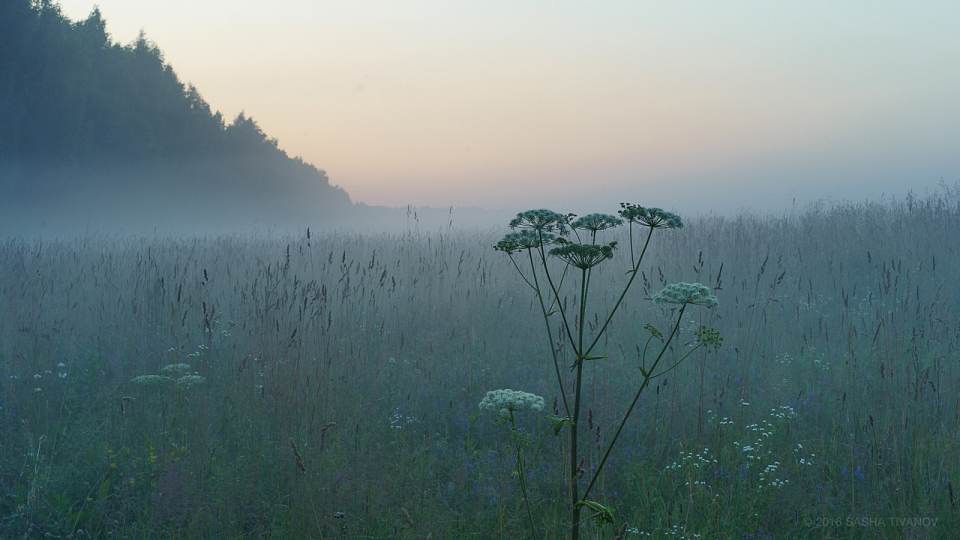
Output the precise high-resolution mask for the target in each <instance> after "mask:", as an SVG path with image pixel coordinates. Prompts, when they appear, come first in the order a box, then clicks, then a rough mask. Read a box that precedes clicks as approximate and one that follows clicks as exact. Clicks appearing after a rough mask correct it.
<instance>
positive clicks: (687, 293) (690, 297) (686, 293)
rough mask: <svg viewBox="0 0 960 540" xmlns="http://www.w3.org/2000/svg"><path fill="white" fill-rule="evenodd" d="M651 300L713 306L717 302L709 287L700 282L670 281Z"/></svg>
mask: <svg viewBox="0 0 960 540" xmlns="http://www.w3.org/2000/svg"><path fill="white" fill-rule="evenodd" d="M653 301H654V302H656V303H657V304H681V305H682V304H693V305H696V306H705V307H713V306H715V305H717V304H718V302H717V296H716V295H715V294H713V291H712V290H711V289H710V287H707V286H706V285H704V284H702V283H684V282H680V283H671V284H669V285H667V286H666V287H664V288H663V290H662V291H660V292H658V293H657V294H656V295H655V296H654V297H653Z"/></svg>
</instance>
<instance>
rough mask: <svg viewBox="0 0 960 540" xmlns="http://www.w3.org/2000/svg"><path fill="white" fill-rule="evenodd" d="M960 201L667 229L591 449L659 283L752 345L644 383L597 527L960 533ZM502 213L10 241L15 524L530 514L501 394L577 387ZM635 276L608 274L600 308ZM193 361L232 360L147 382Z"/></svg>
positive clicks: (344, 531) (298, 522)
mask: <svg viewBox="0 0 960 540" xmlns="http://www.w3.org/2000/svg"><path fill="white" fill-rule="evenodd" d="M958 200H960V199H958V198H957V197H956V196H955V194H953V193H951V192H945V193H944V194H941V195H939V196H936V197H931V198H929V199H924V200H917V199H912V198H911V199H907V200H904V201H899V202H887V203H884V204H856V205H852V204H851V205H836V206H822V207H815V208H811V209H808V210H805V211H803V212H799V213H796V214H791V215H787V216H782V217H761V216H751V215H741V216H738V217H733V218H724V217H707V218H701V219H693V220H687V225H686V227H685V229H684V232H683V233H682V234H676V235H657V236H655V238H654V240H653V242H652V244H651V247H650V249H651V250H653V251H654V252H655V253H657V258H656V264H655V266H653V267H648V268H644V269H642V273H641V275H640V276H639V277H638V283H637V284H636V286H635V287H634V288H633V289H632V290H631V293H630V294H631V301H630V302H629V303H626V304H625V307H624V308H621V310H622V311H621V312H620V313H619V314H618V317H617V318H616V319H615V320H614V321H613V322H612V323H611V324H610V327H609V329H608V330H607V333H606V334H605V337H604V340H603V343H602V344H600V347H601V348H603V349H604V350H606V351H607V352H608V354H609V359H608V360H606V361H605V364H604V366H603V369H602V370H601V369H596V368H595V367H593V366H591V365H590V364H589V363H587V364H585V365H584V375H583V376H584V378H583V391H584V393H585V396H586V397H587V398H588V399H587V400H586V401H587V402H589V403H591V404H595V407H594V408H591V409H589V410H587V411H584V413H583V417H584V418H585V420H582V422H586V424H585V425H584V432H583V433H582V435H581V438H582V445H581V451H580V456H581V457H582V458H583V463H584V468H585V473H586V474H587V475H588V476H589V474H590V472H591V471H592V470H593V468H595V467H596V466H597V464H598V462H599V461H600V458H601V457H602V451H603V449H604V448H605V447H606V443H607V442H609V437H611V436H612V432H613V430H614V429H615V428H616V425H617V423H618V421H619V420H620V418H619V416H618V415H619V413H620V412H621V411H620V408H621V407H620V405H622V404H623V403H624V402H629V400H630V398H631V397H632V391H633V390H634V389H635V387H636V384H635V383H636V381H637V380H638V378H639V377H640V374H639V370H638V362H637V355H638V351H636V350H635V349H633V348H632V344H635V343H636V342H637V341H638V340H637V336H638V335H641V333H642V332H644V330H643V328H642V327H641V324H642V322H646V321H650V320H660V321H661V322H662V321H664V320H665V319H664V318H665V317H666V315H665V314H664V313H663V312H662V311H661V310H660V309H659V308H657V307H656V306H654V305H653V303H652V302H649V301H647V299H648V298H649V297H650V296H652V295H653V293H655V292H656V291H657V290H659V289H660V288H661V287H662V286H663V285H664V284H665V283H666V280H667V278H669V279H670V280H671V281H677V280H682V281H699V282H702V283H706V284H709V285H711V286H717V287H719V288H720V289H719V291H718V292H717V295H718V296H719V297H720V300H721V302H720V306H719V307H718V308H716V309H714V310H710V311H709V312H706V311H703V310H700V311H703V312H702V313H701V312H700V311H698V312H691V313H690V315H688V316H687V319H686V320H685V321H684V322H683V324H684V325H688V326H689V327H696V326H699V325H700V324H708V323H709V325H711V326H715V327H717V328H719V329H720V330H721V332H722V334H723V336H724V338H725V343H724V347H723V348H722V349H721V350H720V352H719V353H718V354H711V355H706V354H703V355H700V354H699V353H697V354H695V355H694V356H693V357H691V359H690V360H688V361H687V362H686V363H684V364H682V365H681V366H679V367H678V368H677V369H676V370H675V371H673V372H671V373H670V374H669V375H668V376H665V377H663V378H662V379H658V380H657V383H656V384H655V385H654V387H653V388H652V389H651V392H649V393H648V394H646V395H644V396H643V397H642V398H641V400H640V402H639V404H638V408H639V409H638V410H640V411H642V413H643V414H640V415H639V416H636V417H635V418H633V419H631V422H630V424H629V425H627V426H626V428H625V430H624V433H623V435H621V438H620V442H618V450H617V451H616V452H615V453H613V454H612V455H611V458H610V464H608V465H607V467H606V468H605V471H607V472H609V471H617V474H616V475H612V474H603V475H601V477H600V480H599V481H598V482H597V484H596V486H595V487H594V495H592V498H598V499H602V500H604V501H609V502H611V503H612V504H613V506H615V507H616V508H617V509H618V512H617V516H616V517H617V520H618V522H617V523H616V526H615V527H614V528H613V529H607V530H605V532H601V531H599V530H592V529H588V528H586V527H585V529H584V530H585V533H588V536H591V535H609V534H614V535H619V536H621V537H624V538H629V537H642V536H653V537H687V538H693V537H697V535H699V537H702V538H730V537H736V538H773V537H777V538H780V537H790V538H821V537H825V536H832V537H869V538H874V537H881V538H901V537H904V536H913V537H944V538H949V537H951V536H952V531H954V530H955V529H956V528H957V527H960V519H958V513H957V512H958V509H957V504H958V502H957V497H958V493H957V490H958V489H960V461H958V460H957V459H956V456H957V455H958V450H960V448H958V447H960V439H958V437H957V433H958V427H960V426H958V423H960V389H958V385H960V365H958V359H960V358H958V353H957V351H958V350H960V349H958V339H960V288H958V286H957V283H958V282H960V281H958V278H960V254H958V249H960V244H958V243H957V242H956V231H957V230H960V206H958ZM498 232H499V231H497V230H496V229H495V228H493V227H491V229H490V231H489V233H477V232H474V233H458V232H455V231H447V232H444V233H420V232H417V233H407V234H392V235H349V234H313V235H311V237H309V238H308V237H307V235H306V234H304V235H303V236H300V237H289V238H267V237H215V238H195V239H183V238H137V239H105V238H87V239H80V240H71V241H61V242H34V241H25V240H16V239H11V240H6V241H3V243H2V244H0V300H2V301H0V537H3V538H7V537H15V538H16V537H24V536H26V537H42V536H44V535H46V534H49V535H56V536H60V537H66V536H69V535H72V537H74V538H86V537H99V536H106V535H108V534H114V535H121V536H133V537H170V536H181V537H182V536H190V537H237V536H242V537H266V536H277V537H313V538H336V537H351V538H396V537H409V538H413V537H426V536H427V535H432V537H433V538H471V537H473V538H491V537H492V538H497V537H500V538H512V537H516V536H520V535H523V534H525V531H526V530H527V526H526V520H527V515H526V513H525V511H524V510H523V509H522V508H521V507H520V506H519V505H520V504H521V503H520V501H521V500H522V498H521V497H519V496H518V494H517V492H516V491H517V488H516V482H515V480H514V479H513V478H512V477H511V471H512V470H513V468H514V465H515V463H514V458H515V451H516V449H515V448H513V447H511V445H510V444H509V442H508V441H503V438H502V437H499V436H498V434H497V430H498V429H499V428H500V427H499V426H495V425H492V423H490V422H486V421H483V419H481V418H480V417H479V411H478V409H477V403H478V401H479V400H480V398H481V397H483V395H484V393H485V392H486V391H487V390H488V389H490V388H501V387H522V388H524V389H525V390H528V391H531V392H535V393H537V394H539V395H543V396H544V397H545V398H546V400H547V408H548V409H553V412H554V413H559V412H560V410H559V407H560V405H559V402H558V400H559V396H558V395H557V390H556V385H555V374H554V371H553V369H554V368H553V365H552V360H551V358H550V355H549V352H548V351H546V350H545V347H544V346H543V344H542V342H541V341H540V340H539V339H536V338H532V337H531V336H540V335H542V332H543V319H542V317H540V313H539V310H540V306H539V305H538V304H537V303H536V300H535V298H531V296H530V295H529V294H527V292H528V291H525V290H522V289H521V287H522V284H520V283H518V279H517V278H516V276H515V270H514V269H513V268H512V267H510V266H509V265H505V264H503V260H502V259H500V257H499V256H498V254H496V253H494V252H493V251H492V249H491V246H492V245H493V243H494V242H495V241H496V240H497V239H498V238H499V234H498ZM624 270H625V269H624V268H620V267H618V266H617V265H616V260H614V261H611V262H610V263H609V264H608V265H606V266H603V267H600V268H598V269H597V270H596V273H595V274H594V276H593V278H592V279H593V280H595V283H597V286H596V289H595V290H596V291H598V293H597V295H596V296H594V297H593V298H592V299H591V303H592V304H596V306H597V310H598V311H599V312H600V313H604V312H606V311H609V308H610V307H611V306H612V305H613V303H615V302H616V300H617V298H616V297H615V296H614V293H613V292H610V293H609V295H606V296H605V295H603V294H601V293H600V292H599V291H613V290H614V289H615V288H614V287H607V286H604V285H605V283H607V282H611V283H612V282H614V281H618V282H619V281H622V277H623V271H624ZM513 314H517V315H520V316H513ZM538 317H540V318H539V319H538ZM707 317H709V320H707ZM589 324H592V325H594V327H596V326H597V325H601V324H603V320H595V321H593V322H592V323H589ZM594 330H596V328H594ZM557 334H558V332H555V335H557ZM175 363H188V364H189V365H190V367H191V368H190V369H191V370H192V372H196V373H197V374H198V375H200V376H202V377H204V378H205V382H204V383H203V384H200V385H196V386H192V387H176V386H175V385H173V386H169V385H168V386H158V387H153V386H144V385H138V384H135V383H132V382H131V379H133V378H134V377H137V376H140V375H147V374H159V373H161V370H162V368H163V367H164V366H165V365H168V364H175ZM518 422H525V423H526V424H525V425H523V426H522V427H523V429H524V431H526V432H527V433H529V434H531V440H532V441H536V442H535V443H533V444H532V445H531V446H530V447H529V448H527V450H526V453H525V465H526V467H525V468H526V473H527V485H526V487H527V490H528V494H529V497H530V499H531V502H532V506H533V508H534V509H535V510H536V511H537V512H538V514H539V515H537V516H536V517H537V521H538V523H542V524H543V527H544V528H545V529H544V535H545V537H551V538H552V537H557V536H561V535H563V534H564V533H565V532H566V530H567V528H568V527H569V524H568V522H567V518H566V515H565V513H564V504H563V503H564V501H561V500H555V497H554V496H555V494H556V493H557V492H558V491H562V489H563V487H562V485H557V482H558V480H557V479H558V478H562V477H563V471H557V470H554V467H557V466H561V465H559V464H560V463H563V460H562V454H561V453H562V451H563V450H562V441H561V440H559V439H555V438H554V436H553V431H552V429H551V427H550V425H549V423H548V422H546V421H545V420H536V419H534V418H532V417H528V418H524V419H520V420H518Z"/></svg>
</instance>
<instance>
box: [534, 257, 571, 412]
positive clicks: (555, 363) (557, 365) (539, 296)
mask: <svg viewBox="0 0 960 540" xmlns="http://www.w3.org/2000/svg"><path fill="white" fill-rule="evenodd" d="M527 257H528V258H529V259H530V271H531V273H532V274H533V283H534V290H536V291H537V300H539V301H540V312H541V313H543V322H544V324H545V325H546V327H547V339H549V340H550V354H551V355H553V369H554V371H555V372H556V374H557V384H558V385H559V386H560V397H561V398H562V399H563V411H564V414H565V415H566V416H567V418H569V417H570V404H569V402H568V401H567V391H566V390H565V389H564V384H563V376H562V375H560V360H559V359H558V358H557V349H556V347H555V345H554V343H553V330H552V329H551V328H550V315H549V313H548V312H547V307H546V305H545V304H544V302H543V294H542V293H541V291H540V281H539V280H538V279H537V269H536V265H535V264H534V262H533V253H532V250H531V249H527Z"/></svg>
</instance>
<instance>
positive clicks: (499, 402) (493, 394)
mask: <svg viewBox="0 0 960 540" xmlns="http://www.w3.org/2000/svg"><path fill="white" fill-rule="evenodd" d="M480 410H483V411H491V412H495V413H497V414H499V415H500V416H503V417H508V416H510V413H512V412H519V411H525V410H530V411H542V410H543V398H542V397H540V396H538V395H536V394H531V393H529V392H522V391H520V390H510V389H509V388H505V389H501V390H491V391H489V392H487V395H486V396H484V397H483V399H482V400H481V401H480Z"/></svg>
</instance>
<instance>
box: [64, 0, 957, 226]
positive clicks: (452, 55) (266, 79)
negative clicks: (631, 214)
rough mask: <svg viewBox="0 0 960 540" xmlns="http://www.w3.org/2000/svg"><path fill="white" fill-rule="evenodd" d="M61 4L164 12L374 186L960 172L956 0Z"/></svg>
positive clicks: (240, 106) (800, 181) (825, 181)
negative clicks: (892, 0)
mask: <svg viewBox="0 0 960 540" xmlns="http://www.w3.org/2000/svg"><path fill="white" fill-rule="evenodd" d="M61 4H62V7H63V10H64V12H65V13H66V14H67V15H69V16H70V17H72V18H75V19H79V18H83V17H85V16H86V15H87V14H88V13H89V12H90V10H91V9H92V8H93V6H94V5H99V6H100V8H101V11H102V13H103V16H104V18H105V19H106V20H107V29H108V31H109V32H110V34H111V35H112V37H113V38H114V39H115V40H117V41H120V42H129V41H132V40H133V39H134V38H135V37H136V35H137V33H138V32H139V31H140V30H141V29H142V30H144V31H145V32H146V34H147V37H148V38H149V39H151V40H152V41H154V42H156V43H157V44H158V45H159V46H160V48H161V49H162V51H163V52H164V55H165V58H166V60H167V61H168V62H169V63H170V64H172V65H173V67H174V69H175V70H176V71H177V73H178V74H179V76H180V78H181V80H183V81H184V82H190V83H193V84H195V85H196V86H197V87H198V89H199V90H200V92H201V94H202V95H203V96H204V97H205V98H206V100H207V101H208V102H210V104H211V105H212V106H213V107H214V108H215V109H218V110H220V111H222V112H223V113H224V115H225V116H227V117H228V118H232V117H233V116H235V115H236V114H237V113H239V112H240V111H244V112H246V113H247V114H248V115H250V116H253V117H254V118H255V119H256V120H257V121H258V122H259V123H260V125H261V127H263V128H264V130H265V131H266V132H267V133H268V134H270V135H271V136H273V137H276V138H278V139H279V141H280V145H281V147H283V148H284V149H286V150H287V151H288V152H289V153H290V154H292V155H297V156H302V157H303V158H304V159H306V160H307V161H309V162H312V163H314V164H315V165H317V166H318V167H320V168H322V169H324V170H326V171H327V173H328V174H329V176H330V179H331V182H332V183H334V184H338V185H340V186H342V187H344V188H345V189H346V190H347V191H348V192H349V193H350V195H351V197H352V198H353V199H354V200H355V201H360V202H365V203H368V204H377V205H391V206H403V205H407V204H413V205H419V206H424V205H431V206H439V207H446V206H450V205H454V206H477V207H487V208H507V207H527V206H557V205H566V206H567V207H571V206H575V207H577V208H580V207H583V206H591V205H597V206H602V205H607V206H609V205H611V204H615V203H616V202H617V201H621V200H627V201H637V202H640V203H642V204H648V205H651V206H669V207H674V208H682V209H695V210H698V211H713V210H716V211H718V212H720V213H723V209H729V208H737V209H743V208H748V209H757V210H764V209H778V208H785V207H789V206H790V205H791V204H793V203H794V202H795V201H799V202H807V201H813V200H818V199H824V198H826V199H832V200H842V199H854V200H861V199H864V198H877V197H880V196H881V195H903V194H905V193H906V192H907V191H908V190H914V191H916V192H918V193H924V192H926V191H929V190H930V189H933V188H935V187H936V186H937V185H938V184H939V183H942V182H945V183H948V184H953V183H954V182H956V181H958V180H960V151H957V142H956V141H958V140H960V99H957V95H960V69H958V67H957V66H960V32H957V31H956V22H957V20H958V19H960V2H956V1H955V0H945V1H938V0H926V1H925V2H908V1H901V2H885V1H857V0H845V1H843V2H836V1H832V0H831V1H822V0H806V1H804V2H786V1H783V2H770V1H769V0H767V1H753V2H746V1H734V0H731V1H724V2H715V1H706V0H705V1H702V2H692V1H686V2H684V1H677V2H660V1H640V0H633V1H613V0H611V1H606V2H582V1H568V0H555V1H551V2H546V1H543V2H541V1H518V0H509V1H503V0H485V1H471V2H462V1H455V0H447V1H426V0H404V1H402V2H398V1H395V0H386V1H378V2H373V1H362V0H357V1H349V2H347V1H344V0H341V1H338V2H328V1H324V0H286V1H276V2H263V1H262V0H258V1H254V0H166V1H164V2H156V1H153V0H95V1H94V0H61ZM610 210H611V209H607V211H610Z"/></svg>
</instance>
